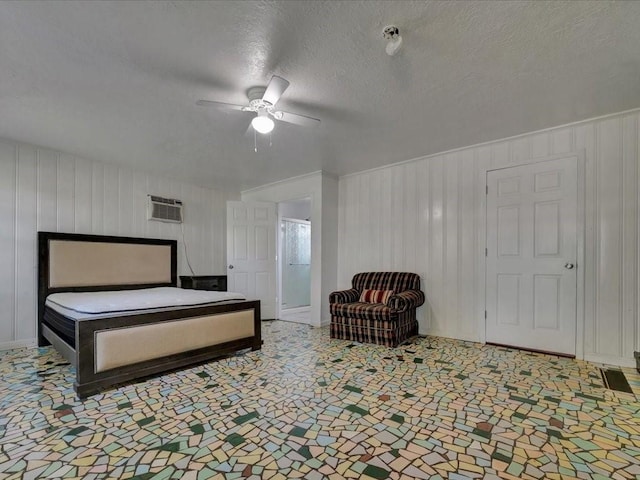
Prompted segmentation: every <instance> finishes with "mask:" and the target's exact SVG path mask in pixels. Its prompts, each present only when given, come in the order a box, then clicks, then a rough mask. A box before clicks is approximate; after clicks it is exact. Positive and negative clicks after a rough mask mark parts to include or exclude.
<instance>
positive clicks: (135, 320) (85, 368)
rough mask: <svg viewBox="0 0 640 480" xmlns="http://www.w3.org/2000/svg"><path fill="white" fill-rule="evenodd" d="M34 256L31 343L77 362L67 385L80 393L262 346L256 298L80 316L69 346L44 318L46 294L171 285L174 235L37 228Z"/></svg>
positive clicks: (47, 313) (174, 280)
mask: <svg viewBox="0 0 640 480" xmlns="http://www.w3.org/2000/svg"><path fill="white" fill-rule="evenodd" d="M38 259H39V262H38V266H39V269H38V345H39V346H45V345H49V344H52V345H53V346H54V347H55V348H56V350H58V351H59V352H60V353H61V354H62V355H63V356H64V357H65V358H66V359H67V360H68V361H69V362H70V363H71V364H72V365H73V366H74V367H75V368H76V381H75V383H74V389H75V391H76V393H77V395H78V397H80V398H84V397H87V396H89V395H92V394H94V393H97V392H99V391H101V390H104V389H106V388H107V387H110V386H113V385H115V384H119V383H123V382H127V381H130V380H133V379H136V378H142V377H146V376H149V375H154V374H158V373H161V372H166V371H170V370H174V369H177V368H180V367H184V366H187V365H192V364H196V363H201V362H204V361H207V360H211V359H213V358H216V357H219V356H223V355H227V354H230V353H234V352H236V351H238V350H243V349H247V348H251V349H252V350H259V349H260V348H261V345H262V337H261V330H260V302H259V301H257V300H249V301H229V302H222V303H219V304H216V305H213V306H206V307H194V308H182V309H176V310H172V311H164V312H156V313H145V314H135V315H127V316H119V317H110V318H102V319H95V320H79V321H77V322H76V324H75V345H76V348H73V347H72V346H70V345H69V344H68V343H67V342H65V341H64V340H63V339H62V338H61V337H60V336H59V335H58V334H57V333H55V332H54V331H53V330H52V328H49V326H48V325H47V323H48V322H47V319H49V318H51V315H53V313H52V311H51V310H50V309H49V308H47V307H46V306H45V301H46V299H47V296H48V295H50V294H52V293H57V292H88V291H101V290H131V289H140V288H152V287H175V286H176V285H177V275H176V273H177V242H176V241H175V240H160V239H149V238H133V237H114V236H103V235H82V234H71V233H53V232H38ZM145 340H146V344H145ZM131 345H135V346H136V348H131ZM137 347H140V348H137Z"/></svg>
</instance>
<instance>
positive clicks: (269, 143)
mask: <svg viewBox="0 0 640 480" xmlns="http://www.w3.org/2000/svg"><path fill="white" fill-rule="evenodd" d="M271 145H273V144H272V143H271V133H269V146H271Z"/></svg>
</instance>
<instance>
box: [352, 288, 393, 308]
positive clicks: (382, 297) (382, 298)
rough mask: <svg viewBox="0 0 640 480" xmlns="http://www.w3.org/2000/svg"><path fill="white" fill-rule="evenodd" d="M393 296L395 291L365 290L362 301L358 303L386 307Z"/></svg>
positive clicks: (361, 296) (361, 297)
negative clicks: (378, 304)
mask: <svg viewBox="0 0 640 480" xmlns="http://www.w3.org/2000/svg"><path fill="white" fill-rule="evenodd" d="M393 294H394V291H393V290H370V289H367V288H365V289H364V290H362V293H361V294H360V300H358V301H359V302H362V303H382V304H383V305H386V304H387V302H388V301H389V298H390V297H391V296H392V295H393Z"/></svg>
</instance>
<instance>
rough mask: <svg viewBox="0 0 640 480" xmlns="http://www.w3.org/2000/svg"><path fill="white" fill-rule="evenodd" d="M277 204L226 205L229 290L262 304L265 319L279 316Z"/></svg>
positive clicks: (246, 203)
mask: <svg viewBox="0 0 640 480" xmlns="http://www.w3.org/2000/svg"><path fill="white" fill-rule="evenodd" d="M276 223H277V215H276V204H275V203H269V202H227V275H228V279H227V282H228V290H229V291H230V292H238V293H242V294H244V295H246V297H247V299H249V300H255V299H257V300H260V312H261V316H262V318H265V319H271V318H275V316H276Z"/></svg>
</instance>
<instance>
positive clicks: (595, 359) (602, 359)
mask: <svg viewBox="0 0 640 480" xmlns="http://www.w3.org/2000/svg"><path fill="white" fill-rule="evenodd" d="M584 360H585V361H587V362H592V363H601V364H604V365H617V366H618V367H631V368H635V367H636V361H635V360H634V359H633V358H625V357H610V356H607V355H589V354H585V356H584Z"/></svg>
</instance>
